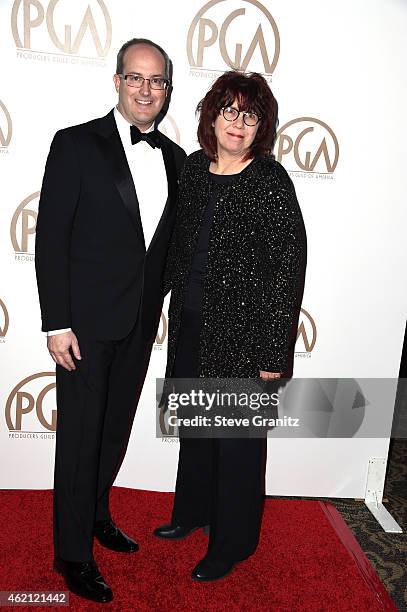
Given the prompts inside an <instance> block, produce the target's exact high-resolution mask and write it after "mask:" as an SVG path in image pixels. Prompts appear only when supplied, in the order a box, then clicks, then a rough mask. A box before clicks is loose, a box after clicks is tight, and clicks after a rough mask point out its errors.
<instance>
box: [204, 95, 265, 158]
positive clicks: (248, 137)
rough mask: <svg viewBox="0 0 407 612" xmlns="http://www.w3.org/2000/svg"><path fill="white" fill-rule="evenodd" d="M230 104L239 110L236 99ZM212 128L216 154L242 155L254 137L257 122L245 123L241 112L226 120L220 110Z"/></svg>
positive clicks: (257, 126) (257, 127)
mask: <svg viewBox="0 0 407 612" xmlns="http://www.w3.org/2000/svg"><path fill="white" fill-rule="evenodd" d="M231 106H233V107H234V108H237V109H238V110H240V109H239V103H238V101H237V100H234V102H233V104H232V105H231ZM229 108H230V107H229ZM213 128H214V131H215V136H216V140H217V145H218V155H219V154H222V153H227V154H229V155H233V156H236V157H242V156H243V155H244V154H245V153H246V152H247V150H248V149H249V147H250V146H251V144H252V143H253V140H254V139H255V138H256V134H257V130H258V129H259V123H257V124H256V125H253V126H252V125H250V126H249V125H246V124H245V123H244V121H243V113H240V115H239V116H238V117H237V118H236V119H234V120H233V121H227V120H226V119H225V118H224V116H223V114H222V111H221V112H220V113H219V115H218V116H217V118H216V120H215V122H214V124H213Z"/></svg>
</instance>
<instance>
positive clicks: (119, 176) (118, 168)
mask: <svg viewBox="0 0 407 612" xmlns="http://www.w3.org/2000/svg"><path fill="white" fill-rule="evenodd" d="M96 131H97V135H98V139H97V143H98V146H99V149H100V151H101V153H102V155H103V157H104V158H105V160H106V163H107V165H108V166H109V168H110V170H111V173H112V177H113V181H114V183H115V185H116V188H117V190H118V192H119V194H120V197H121V199H122V201H123V204H124V206H125V207H126V209H127V211H128V212H129V214H130V217H131V220H132V222H133V225H134V228H135V230H136V232H137V234H138V236H139V238H140V240H141V242H142V244H143V246H144V248H145V241H144V234H143V226H142V223H141V217H140V208H139V202H138V199H137V194H136V189H135V187H134V183H133V178H132V176H131V172H130V168H129V164H128V162H127V158H126V155H125V152H124V149H123V145H122V142H121V140H120V136H119V132H118V130H117V127H116V121H115V119H114V115H113V111H110V113H109V114H108V115H106V117H103V118H102V119H101V120H100V122H99V125H98V128H97V130H96Z"/></svg>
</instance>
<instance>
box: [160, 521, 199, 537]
mask: <svg viewBox="0 0 407 612" xmlns="http://www.w3.org/2000/svg"><path fill="white" fill-rule="evenodd" d="M201 527H202V525H198V527H181V525H171V524H170V525H161V527H157V529H154V531H153V534H154V535H155V536H156V537H157V538H163V539H164V540H182V539H183V538H186V537H187V536H188V535H189V534H190V533H192V532H193V531H196V530H197V529H201ZM203 530H204V531H205V533H209V526H208V525H205V527H203Z"/></svg>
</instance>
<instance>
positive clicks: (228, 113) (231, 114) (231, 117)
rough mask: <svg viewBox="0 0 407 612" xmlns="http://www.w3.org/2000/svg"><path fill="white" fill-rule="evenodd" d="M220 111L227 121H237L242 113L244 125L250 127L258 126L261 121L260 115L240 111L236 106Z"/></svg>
mask: <svg viewBox="0 0 407 612" xmlns="http://www.w3.org/2000/svg"><path fill="white" fill-rule="evenodd" d="M220 110H221V111H222V115H223V117H224V118H225V119H226V121H235V119H237V118H238V117H239V115H240V113H242V114H243V121H244V123H245V124H246V125H248V126H250V127H253V126H254V125H257V123H258V122H259V121H260V119H261V117H259V115H257V114H256V113H252V112H250V111H240V110H239V109H237V108H235V107H234V106H225V107H224V108H221V109H220Z"/></svg>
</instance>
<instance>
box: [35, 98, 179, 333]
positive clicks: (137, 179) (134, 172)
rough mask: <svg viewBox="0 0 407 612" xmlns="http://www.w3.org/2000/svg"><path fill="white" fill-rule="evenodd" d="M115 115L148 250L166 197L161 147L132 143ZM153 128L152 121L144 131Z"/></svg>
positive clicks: (125, 126) (126, 126) (121, 119)
mask: <svg viewBox="0 0 407 612" xmlns="http://www.w3.org/2000/svg"><path fill="white" fill-rule="evenodd" d="M114 118H115V121H116V125H117V129H118V132H119V136H120V139H121V141H122V145H123V149H124V153H125V155H126V159H127V163H128V164H129V168H130V172H131V176H132V179H133V182H134V186H135V188H136V193H137V199H138V203H139V208H140V217H141V223H142V226H143V233H144V242H145V245H146V249H148V247H149V244H150V242H151V239H152V237H153V235H154V232H155V230H156V227H157V225H158V222H159V221H160V218H161V215H162V213H163V210H164V206H165V203H166V201H167V197H168V183H167V174H166V172H165V166H164V159H163V156H162V152H161V149H158V148H157V147H156V148H155V149H153V147H151V146H150V145H149V144H148V142H145V141H143V140H141V141H140V142H138V143H137V144H135V145H132V144H131V136H130V123H129V122H128V121H127V119H125V118H124V117H123V115H122V114H121V113H120V112H119V111H118V109H117V108H115V109H114ZM153 129H154V124H153V125H152V126H151V127H150V128H149V129H148V130H146V132H152V131H153ZM129 222H130V223H131V221H130V220H129ZM68 331H71V328H70V327H68V328H66V329H55V330H52V331H48V332H47V335H48V336H56V335H57V334H62V333H64V332H68Z"/></svg>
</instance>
